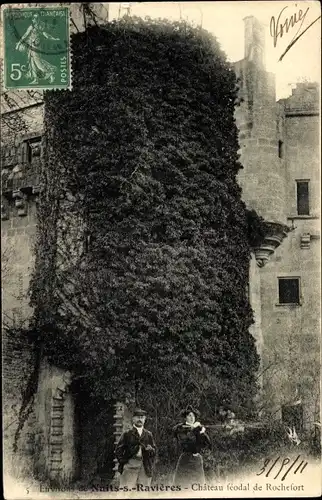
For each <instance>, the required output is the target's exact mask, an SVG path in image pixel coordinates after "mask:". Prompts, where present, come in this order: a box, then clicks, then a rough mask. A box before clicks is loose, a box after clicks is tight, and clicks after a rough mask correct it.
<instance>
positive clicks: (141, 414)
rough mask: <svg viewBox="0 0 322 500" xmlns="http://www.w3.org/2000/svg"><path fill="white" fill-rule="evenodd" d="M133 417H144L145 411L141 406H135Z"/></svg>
mask: <svg viewBox="0 0 322 500" xmlns="http://www.w3.org/2000/svg"><path fill="white" fill-rule="evenodd" d="M133 417H146V411H144V410H141V408H135V410H134V412H133Z"/></svg>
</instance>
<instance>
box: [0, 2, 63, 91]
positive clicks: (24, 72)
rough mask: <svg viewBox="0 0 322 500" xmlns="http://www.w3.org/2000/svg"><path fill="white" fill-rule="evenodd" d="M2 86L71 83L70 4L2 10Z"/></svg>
mask: <svg viewBox="0 0 322 500" xmlns="http://www.w3.org/2000/svg"><path fill="white" fill-rule="evenodd" d="M3 43H4V87H5V89H8V90H9V89H53V88H59V89H68V88H70V87H71V72H70V32H69V8H68V7H59V6H57V7H47V6H45V5H43V6H41V7H34V8H12V7H7V8H5V9H4V10H3Z"/></svg>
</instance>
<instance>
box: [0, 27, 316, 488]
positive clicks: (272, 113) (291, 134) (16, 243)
mask: <svg viewBox="0 0 322 500" xmlns="http://www.w3.org/2000/svg"><path fill="white" fill-rule="evenodd" d="M263 35H264V34H263V28H262V26H261V25H260V24H259V23H258V22H257V21H256V19H254V18H253V17H248V18H246V19H245V57H244V59H243V60H241V61H238V62H236V63H235V70H236V74H237V76H238V77H239V78H240V96H241V98H242V103H241V105H240V106H239V107H238V108H237V109H236V120H237V125H238V127H239V131H240V135H239V139H240V153H241V162H242V164H243V166H244V169H243V170H242V171H241V173H240V174H239V182H240V185H241V186H242V190H243V198H244V200H245V202H246V204H247V205H248V207H249V208H254V209H255V210H257V212H258V213H259V214H260V215H262V216H263V217H264V218H265V219H266V220H267V221H269V222H271V223H272V234H270V235H269V236H268V237H267V238H266V240H265V242H264V244H263V245H262V246H261V248H258V249H257V250H256V252H255V253H254V256H253V258H252V262H251V266H250V280H249V295H250V300H251V304H252V307H253V310H254V313H255V324H254V325H253V326H252V334H253V335H254V337H255V338H256V341H257V347H258V352H259V353H260V356H261V388H262V390H261V398H260V403H261V404H262V415H263V417H265V416H273V417H274V418H282V417H283V418H284V419H286V420H287V419H288V421H290V419H291V420H292V419H293V421H295V422H296V425H297V426H298V428H299V430H301V428H302V427H304V428H310V426H311V425H312V423H313V421H314V420H319V401H320V399H319V398H320V395H319V380H320V308H319V303H320V290H319V281H320V277H319V272H320V271H319V270H320V244H319V238H320V233H319V231H320V220H319V208H320V206H319V191H320V190H319V133H318V131H319V96H318V91H319V88H318V86H317V85H316V84H298V85H297V86H296V88H294V89H293V92H292V95H291V96H290V97H288V98H287V99H283V100H281V101H279V102H276V97H275V81H274V75H272V74H270V73H268V72H267V71H266V70H265V67H264V62H263V61H264V41H263V40H264V36H263ZM8 99H10V102H5V101H3V104H2V113H3V116H2V141H3V144H2V170H1V175H2V207H1V219H2V252H3V259H2V261H3V262H2V265H3V269H4V274H3V287H4V293H3V303H2V305H3V311H4V314H3V321H4V323H7V324H9V325H11V326H12V325H17V326H19V325H21V324H22V323H23V322H25V321H28V318H29V317H30V313H31V311H30V309H29V307H28V297H27V291H28V285H29V280H30V274H31V270H32V267H33V264H34V257H33V244H34V238H35V234H36V225H37V195H38V192H39V177H38V176H39V164H40V154H41V136H42V128H43V104H42V95H41V94H40V93H36V92H26V91H19V92H17V93H14V94H11V95H10V96H8ZM17 130H19V131H20V132H19V133H17ZM287 226H288V227H289V228H290V230H287V229H286V227H287ZM3 351H4V360H3V361H4V363H3V365H4V442H5V447H4V450H5V457H6V461H7V463H6V470H7V471H11V472H12V473H13V474H14V475H24V474H28V475H29V474H30V471H31V470H32V469H34V468H36V469H37V470H38V471H42V473H43V475H44V477H52V478H55V477H59V478H65V479H67V480H68V479H70V478H72V477H75V476H77V475H78V477H81V476H86V475H87V474H91V473H93V470H94V469H95V467H96V463H100V458H97V457H98V455H97V454H96V455H95V453H96V451H97V452H98V450H99V449H100V448H102V446H101V443H102V440H103V439H105V441H106V448H104V449H105V451H106V453H107V454H108V451H109V450H110V449H111V448H112V447H113V444H114V441H115V439H117V436H118V435H119V434H120V432H121V431H122V429H123V428H124V426H125V425H127V424H126V423H127V422H128V419H127V418H124V412H125V409H124V407H123V405H122V404H119V403H116V404H115V405H113V406H111V407H110V408H107V411H106V414H105V417H104V422H96V423H95V425H93V416H95V411H96V409H95V408H91V405H90V401H88V404H85V402H84V401H85V399H84V398H85V397H86V395H82V402H80V400H79V398H77V397H76V396H75V394H74V392H73V384H72V374H71V373H69V372H64V371H62V370H60V369H58V368H56V367H54V366H51V365H49V364H48V362H47V361H46V360H45V359H39V356H38V357H37V354H36V353H35V352H34V351H33V350H32V348H31V347H30V345H29V344H28V342H26V341H25V339H23V338H20V337H17V339H15V338H12V337H10V338H6V337H4V338H3ZM31 373H34V374H35V380H37V377H36V375H39V377H38V381H37V384H38V387H37V391H36V396H35V398H34V403H33V405H32V406H31V407H30V409H29V410H28V409H26V411H27V412H28V414H27V423H26V425H25V426H24V427H23V430H22V433H21V436H20V438H19V441H18V443H17V446H18V451H17V453H15V454H13V453H12V451H11V450H12V446H13V443H14V441H15V433H16V430H17V425H18V411H19V408H20V406H21V404H22V403H23V401H24V400H25V399H26V397H27V395H28V390H30V387H29V386H28V383H30V380H29V377H30V374H31ZM28 381H29V382H28ZM294 419H295V420H294ZM95 443H96V444H95ZM95 450H96V451H95ZM31 455H32V457H31ZM109 456H111V453H109ZM80 457H82V461H81V460H80ZM105 458H106V457H104V456H101V463H103V462H104V461H105V462H104V463H106V460H105ZM94 462H95V463H94ZM108 467H109V470H108V471H106V470H105V469H104V467H103V466H102V468H101V470H100V471H99V473H101V474H109V473H110V471H111V470H112V468H113V463H110V464H109V465H108Z"/></svg>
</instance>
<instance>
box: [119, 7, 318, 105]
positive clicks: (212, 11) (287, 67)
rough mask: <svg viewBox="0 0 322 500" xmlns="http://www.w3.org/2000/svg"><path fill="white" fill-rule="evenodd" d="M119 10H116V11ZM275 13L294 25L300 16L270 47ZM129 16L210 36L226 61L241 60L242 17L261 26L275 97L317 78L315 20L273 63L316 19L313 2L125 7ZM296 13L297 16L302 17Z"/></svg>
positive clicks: (283, 95) (242, 51) (123, 9)
mask: <svg viewBox="0 0 322 500" xmlns="http://www.w3.org/2000/svg"><path fill="white" fill-rule="evenodd" d="M120 5H121V11H120V10H119V9H120ZM129 5H130V4H129V3H122V4H120V3H114V4H110V18H117V17H119V12H121V15H123V14H125V13H126V9H127V7H128V6H129ZM282 9H284V10H283V12H282V13H281V17H280V21H281V22H282V24H283V23H284V21H285V20H286V19H290V18H291V16H293V19H294V16H296V19H297V20H298V19H299V17H300V11H301V10H302V13H303V14H304V13H305V12H306V10H307V9H308V10H307V13H306V15H305V19H304V21H303V24H302V26H300V25H301V22H302V21H301V20H300V21H298V22H297V23H296V24H295V25H294V26H293V27H291V28H290V29H289V31H288V33H284V35H283V37H282V38H281V37H278V40H277V44H276V47H274V40H273V37H272V36H271V34H270V24H271V18H272V17H274V18H275V20H276V21H277V18H278V16H279V14H280V12H281V11H282ZM130 13H131V15H136V16H139V17H145V16H149V17H152V18H167V19H173V20H178V19H180V18H181V19H185V20H187V21H190V22H192V23H194V24H197V25H200V24H201V25H202V27H203V28H204V29H206V30H207V31H209V32H211V33H212V34H213V35H215V36H216V38H217V39H218V41H219V43H220V44H221V47H222V49H223V50H224V51H225V53H226V54H227V57H228V59H229V60H230V61H231V62H234V61H238V60H240V59H242V58H243V57H244V22H243V18H244V17H246V16H250V15H253V16H255V17H256V18H257V19H258V20H259V21H260V22H261V23H263V24H264V26H265V33H266V69H267V70H268V71H271V72H273V73H275V75H276V98H277V99H280V98H283V97H287V96H288V95H289V94H290V93H291V88H292V84H293V85H294V84H295V83H297V82H299V81H305V80H309V81H316V82H320V79H321V75H320V74H321V63H320V60H321V19H319V20H318V21H317V22H315V24H313V25H312V26H311V27H310V28H309V29H308V30H307V31H306V32H305V33H304V34H303V35H302V36H301V38H299V40H298V41H297V42H296V44H294V45H293V47H292V48H291V49H290V50H289V51H288V52H287V54H286V55H285V56H284V58H283V59H282V61H280V62H279V61H278V59H279V57H280V56H281V55H282V53H283V52H284V50H285V49H286V47H287V45H288V44H289V43H290V42H291V40H292V38H293V37H294V36H295V35H296V33H297V31H298V29H299V28H300V31H299V32H298V34H300V33H301V32H302V31H304V29H305V28H306V27H308V26H309V25H310V24H311V23H312V22H313V21H315V20H316V19H317V18H318V17H319V16H320V15H321V10H320V3H319V2H318V1H300V2H284V1H280V0H276V1H273V0H270V1H266V2H265V1H236V0H235V1H223V2H220V1H219V2H218V1H217V2H155V3H148V2H140V3H131V11H130ZM303 14H302V15H303Z"/></svg>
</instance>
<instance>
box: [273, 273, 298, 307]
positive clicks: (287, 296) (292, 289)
mask: <svg viewBox="0 0 322 500" xmlns="http://www.w3.org/2000/svg"><path fill="white" fill-rule="evenodd" d="M278 299H279V300H278V301H279V304H299V303H300V278H278Z"/></svg>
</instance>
